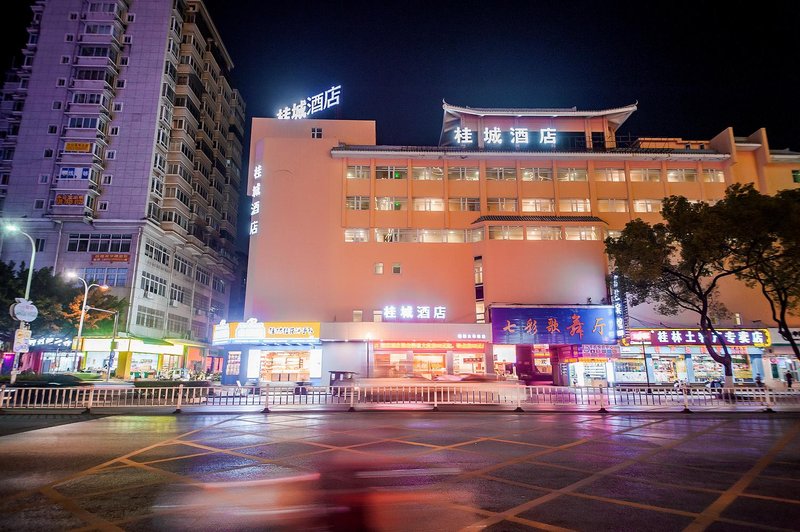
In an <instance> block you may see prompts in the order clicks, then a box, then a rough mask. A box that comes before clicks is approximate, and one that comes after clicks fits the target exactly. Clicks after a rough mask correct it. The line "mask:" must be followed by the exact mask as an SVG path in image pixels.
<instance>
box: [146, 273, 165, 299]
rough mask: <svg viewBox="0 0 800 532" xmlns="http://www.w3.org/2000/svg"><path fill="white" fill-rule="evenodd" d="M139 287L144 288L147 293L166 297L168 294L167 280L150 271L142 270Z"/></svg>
mask: <svg viewBox="0 0 800 532" xmlns="http://www.w3.org/2000/svg"><path fill="white" fill-rule="evenodd" d="M139 288H141V289H142V290H144V291H145V293H150V294H156V295H159V296H162V297H164V296H166V295H167V280H166V279H164V278H163V277H159V276H158V275H154V274H152V273H150V272H142V278H141V282H140V283H139Z"/></svg>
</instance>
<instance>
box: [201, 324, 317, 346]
mask: <svg viewBox="0 0 800 532" xmlns="http://www.w3.org/2000/svg"><path fill="white" fill-rule="evenodd" d="M319 331H320V324H319V322H260V321H257V320H256V319H255V318H251V319H249V320H247V321H244V322H233V323H228V322H226V321H222V322H220V323H219V325H215V326H214V334H213V336H212V343H213V344H214V345H224V344H236V343H250V342H253V343H270V342H284V341H285V342H312V343H316V342H319Z"/></svg>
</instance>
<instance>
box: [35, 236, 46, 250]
mask: <svg viewBox="0 0 800 532" xmlns="http://www.w3.org/2000/svg"><path fill="white" fill-rule="evenodd" d="M45 242H46V241H45V239H44V238H37V239H36V252H37V253H39V252H42V251H44V244H45Z"/></svg>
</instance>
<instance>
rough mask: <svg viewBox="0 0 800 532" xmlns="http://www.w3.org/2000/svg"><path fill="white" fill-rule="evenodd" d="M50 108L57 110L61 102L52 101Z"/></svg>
mask: <svg viewBox="0 0 800 532" xmlns="http://www.w3.org/2000/svg"><path fill="white" fill-rule="evenodd" d="M52 109H53V111H58V110H59V109H61V102H53V106H52Z"/></svg>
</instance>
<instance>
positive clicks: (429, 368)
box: [372, 341, 487, 380]
mask: <svg viewBox="0 0 800 532" xmlns="http://www.w3.org/2000/svg"><path fill="white" fill-rule="evenodd" d="M372 351H373V353H374V357H373V358H374V364H373V368H374V369H373V373H372V376H373V377H378V378H380V377H393V378H397V377H408V376H417V377H423V378H426V379H430V380H433V379H436V378H437V377H441V376H442V375H448V374H449V375H468V374H479V375H485V374H486V373H487V371H486V368H487V366H486V355H485V351H486V343H485V342H474V341H472V342H470V341H464V342H446V341H429V342H413V341H378V342H374V343H373V345H372Z"/></svg>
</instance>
